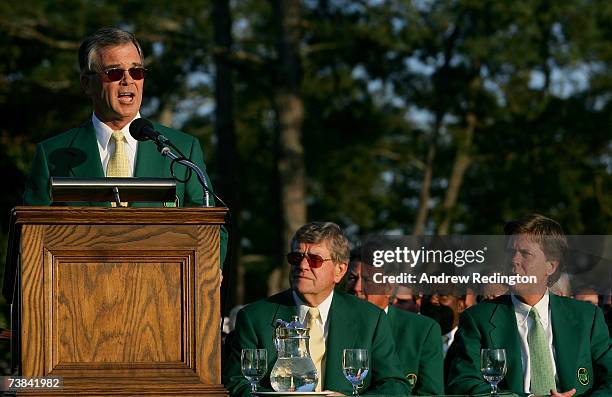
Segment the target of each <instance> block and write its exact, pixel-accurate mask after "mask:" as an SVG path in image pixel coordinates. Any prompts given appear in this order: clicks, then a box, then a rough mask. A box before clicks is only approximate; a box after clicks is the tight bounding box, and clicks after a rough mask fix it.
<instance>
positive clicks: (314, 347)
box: [306, 307, 325, 391]
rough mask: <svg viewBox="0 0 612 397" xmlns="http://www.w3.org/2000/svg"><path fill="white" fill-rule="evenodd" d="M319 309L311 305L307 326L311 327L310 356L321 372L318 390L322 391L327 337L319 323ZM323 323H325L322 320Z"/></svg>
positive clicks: (307, 316)
mask: <svg viewBox="0 0 612 397" xmlns="http://www.w3.org/2000/svg"><path fill="white" fill-rule="evenodd" d="M320 317H321V316H320V313H319V309H317V308H316V307H311V308H309V309H308V314H306V320H307V325H306V326H307V327H308V328H310V357H311V358H312V361H313V362H314V365H315V367H316V368H317V372H318V373H319V383H317V388H316V391H321V390H322V387H323V381H324V379H323V373H324V371H325V338H324V337H323V332H322V331H321V326H320V325H319V324H318V323H317V320H318V319H319V318H320ZM321 323H323V322H322V321H321Z"/></svg>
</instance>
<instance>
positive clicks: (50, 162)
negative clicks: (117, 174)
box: [23, 120, 227, 263]
mask: <svg viewBox="0 0 612 397" xmlns="http://www.w3.org/2000/svg"><path fill="white" fill-rule="evenodd" d="M154 127H155V129H156V130H157V131H159V132H160V133H162V134H163V135H165V136H166V137H167V138H168V139H170V141H172V143H174V144H175V145H176V146H177V147H178V148H179V149H180V150H181V151H182V152H183V153H184V154H185V156H187V157H188V158H189V159H190V160H191V161H192V162H193V163H195V164H196V165H197V166H199V167H200V168H201V169H202V171H203V172H204V173H205V176H206V179H207V182H208V186H212V185H211V184H210V179H209V178H208V175H206V166H205V164H204V155H203V153H202V148H201V146H200V143H199V142H198V140H197V139H196V138H195V137H193V136H191V135H188V134H186V133H184V132H181V131H177V130H174V129H172V128H168V127H164V126H163V125H161V124H157V123H154ZM174 171H175V174H176V176H177V177H178V178H180V179H184V178H185V177H186V176H187V174H188V172H187V169H186V167H183V166H181V165H176V166H175V167H174ZM52 176H63V177H80V178H96V177H99V178H102V177H104V170H103V168H102V162H101V161H100V152H99V150H98V143H97V140H96V134H95V130H94V128H93V124H92V122H91V120H89V121H87V122H86V123H84V124H83V125H81V126H80V127H77V128H73V129H71V130H68V131H66V132H63V133H61V134H59V135H56V136H54V137H51V138H49V139H47V140H45V141H43V142H41V143H39V144H38V145H37V146H36V154H35V155H34V161H33V164H32V171H31V172H30V176H29V178H28V180H27V182H26V186H25V192H24V195H23V202H24V204H25V205H50V204H51V196H50V181H49V178H50V177H52ZM134 176H136V177H155V178H171V177H172V175H171V173H170V160H169V159H167V158H166V157H163V156H162V155H161V154H160V153H159V152H158V150H157V146H156V145H155V144H154V143H153V142H151V141H146V142H138V150H137V152H136V164H135V167H134ZM176 194H177V196H178V199H179V203H180V205H181V206H184V207H190V206H191V207H194V206H201V205H202V203H203V191H202V187H201V186H200V184H199V182H198V180H197V177H196V176H195V174H194V175H192V176H191V178H189V180H188V181H187V183H180V182H178V183H177V186H176ZM82 204H83V205H91V206H110V203H82ZM134 205H140V206H145V205H149V206H161V203H134ZM226 248H227V232H226V230H225V228H224V227H222V228H221V263H223V261H224V259H225V253H226Z"/></svg>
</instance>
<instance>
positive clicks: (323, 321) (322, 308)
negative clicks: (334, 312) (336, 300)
mask: <svg viewBox="0 0 612 397" xmlns="http://www.w3.org/2000/svg"><path fill="white" fill-rule="evenodd" d="M291 292H292V293H293V301H294V302H295V306H296V307H297V313H298V318H299V319H300V322H301V323H302V324H306V323H305V320H306V314H308V309H310V306H308V305H306V304H305V303H304V301H302V300H301V299H300V297H299V296H298V294H296V293H295V291H291ZM333 297H334V290H332V292H331V294H329V296H328V297H327V298H325V300H324V301H323V302H321V303H320V304H319V306H317V308H318V309H319V314H320V315H321V318H320V319H319V320H317V321H316V323H317V325H318V326H319V327H321V331H323V338H325V342H327V334H328V331H329V321H327V320H328V319H329V309H330V308H331V303H332V298H333Z"/></svg>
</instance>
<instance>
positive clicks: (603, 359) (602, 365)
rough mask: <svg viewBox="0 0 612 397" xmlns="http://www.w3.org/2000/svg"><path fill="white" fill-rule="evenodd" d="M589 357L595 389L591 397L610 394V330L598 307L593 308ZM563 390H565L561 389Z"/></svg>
mask: <svg viewBox="0 0 612 397" xmlns="http://www.w3.org/2000/svg"><path fill="white" fill-rule="evenodd" d="M591 357H592V360H593V371H594V372H595V385H594V387H595V389H594V390H593V392H592V393H591V394H587V395H590V396H592V397H604V396H612V349H611V345H610V332H609V330H608V326H607V325H606V322H605V320H604V316H603V312H602V311H601V309H600V308H598V307H596V308H595V316H594V318H593V325H592V328H591ZM563 391H565V390H563Z"/></svg>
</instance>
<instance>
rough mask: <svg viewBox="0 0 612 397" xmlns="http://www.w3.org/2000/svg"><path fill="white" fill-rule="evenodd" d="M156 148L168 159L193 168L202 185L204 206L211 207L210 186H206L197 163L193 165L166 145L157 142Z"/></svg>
mask: <svg viewBox="0 0 612 397" xmlns="http://www.w3.org/2000/svg"><path fill="white" fill-rule="evenodd" d="M158 149H159V152H160V153H161V154H162V156H165V157H168V158H169V159H171V160H174V161H176V162H177V163H179V164H183V165H184V166H185V167H188V168H190V169H191V170H193V172H195V173H196V175H197V176H198V181H199V182H200V185H202V189H203V190H204V206H205V207H212V205H210V193H209V192H210V188H209V187H208V182H207V181H206V177H205V176H204V172H202V170H201V169H200V167H198V166H197V165H195V164H194V163H192V162H191V161H189V160H187V159H186V158H184V157H178V156H177V155H176V154H174V153H172V150H170V148H169V147H168V146H166V145H160V144H158Z"/></svg>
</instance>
